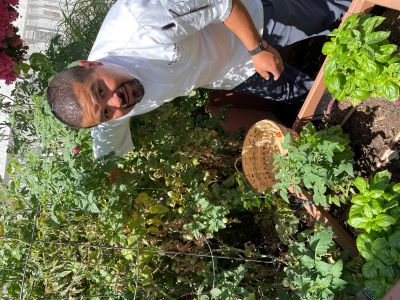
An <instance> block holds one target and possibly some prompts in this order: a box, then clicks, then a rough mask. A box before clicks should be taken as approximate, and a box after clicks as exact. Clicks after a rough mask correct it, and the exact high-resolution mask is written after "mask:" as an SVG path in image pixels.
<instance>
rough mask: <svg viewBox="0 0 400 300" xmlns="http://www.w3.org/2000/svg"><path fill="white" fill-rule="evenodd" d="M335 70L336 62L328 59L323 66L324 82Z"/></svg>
mask: <svg viewBox="0 0 400 300" xmlns="http://www.w3.org/2000/svg"><path fill="white" fill-rule="evenodd" d="M336 69H337V68H336V61H335V60H334V59H328V61H327V62H326V63H325V65H324V77H325V82H326V80H327V77H328V76H331V75H332V74H333V73H335V71H336Z"/></svg>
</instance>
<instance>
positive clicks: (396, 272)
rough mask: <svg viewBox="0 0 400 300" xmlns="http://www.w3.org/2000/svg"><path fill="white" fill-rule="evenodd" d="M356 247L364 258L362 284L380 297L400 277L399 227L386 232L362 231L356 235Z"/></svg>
mask: <svg viewBox="0 0 400 300" xmlns="http://www.w3.org/2000/svg"><path fill="white" fill-rule="evenodd" d="M357 248H358V250H359V251H360V254H361V255H362V256H363V257H364V258H365V259H366V263H365V264H364V265H363V267H362V275H363V277H364V286H365V287H366V288H367V289H368V290H369V291H370V292H372V293H373V294H374V296H375V297H376V299H380V298H382V297H383V296H384V295H385V293H386V292H387V291H389V290H390V289H391V288H392V286H393V285H394V284H395V283H396V282H397V281H398V280H399V279H400V228H399V226H397V227H394V230H393V231H391V232H388V233H387V234H384V235H383V236H382V234H378V233H376V232H371V233H363V234H360V235H359V236H358V237H357Z"/></svg>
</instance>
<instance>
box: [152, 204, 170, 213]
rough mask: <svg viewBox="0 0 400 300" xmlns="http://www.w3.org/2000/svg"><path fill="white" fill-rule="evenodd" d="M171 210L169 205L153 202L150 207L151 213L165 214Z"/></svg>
mask: <svg viewBox="0 0 400 300" xmlns="http://www.w3.org/2000/svg"><path fill="white" fill-rule="evenodd" d="M167 212H169V209H168V207H166V206H165V205H162V204H153V205H152V206H150V207H149V213H151V214H165V213H167Z"/></svg>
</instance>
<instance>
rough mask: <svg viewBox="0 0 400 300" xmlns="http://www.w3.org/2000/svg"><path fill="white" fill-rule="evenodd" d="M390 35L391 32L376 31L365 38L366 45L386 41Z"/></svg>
mask: <svg viewBox="0 0 400 300" xmlns="http://www.w3.org/2000/svg"><path fill="white" fill-rule="evenodd" d="M389 35H390V31H376V32H372V33H370V34H368V35H367V36H366V37H365V43H366V44H367V45H371V44H377V43H379V42H382V41H384V40H386V39H387V38H388V37H389Z"/></svg>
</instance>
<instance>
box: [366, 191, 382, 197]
mask: <svg viewBox="0 0 400 300" xmlns="http://www.w3.org/2000/svg"><path fill="white" fill-rule="evenodd" d="M384 194H385V191H384V190H371V191H369V192H368V193H367V194H366V196H367V197H369V198H372V199H379V198H380V197H382V196H383V195H384Z"/></svg>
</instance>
